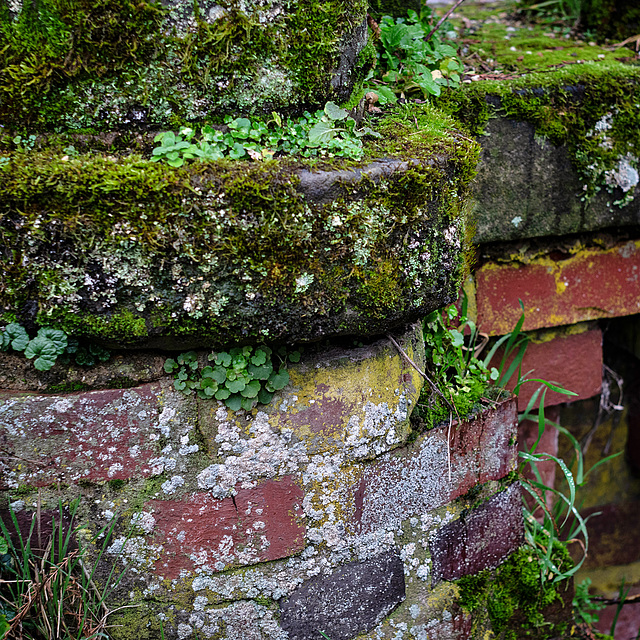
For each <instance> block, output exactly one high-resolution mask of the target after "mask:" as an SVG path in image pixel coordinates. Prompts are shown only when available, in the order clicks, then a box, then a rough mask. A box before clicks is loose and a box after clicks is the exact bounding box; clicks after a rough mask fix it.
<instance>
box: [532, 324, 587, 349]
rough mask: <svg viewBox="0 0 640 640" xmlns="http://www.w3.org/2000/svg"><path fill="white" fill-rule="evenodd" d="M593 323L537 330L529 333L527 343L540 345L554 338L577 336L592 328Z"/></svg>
mask: <svg viewBox="0 0 640 640" xmlns="http://www.w3.org/2000/svg"><path fill="white" fill-rule="evenodd" d="M594 326H595V325H594V323H593V322H589V321H587V322H578V323H576V324H570V325H567V326H563V327H554V328H553V329H538V330H537V331H529V332H527V335H528V336H529V342H531V343H533V344H542V343H544V342H551V341H552V340H555V339H556V338H565V337H567V336H577V335H579V334H581V333H585V332H587V331H589V330H590V329H593V328H594Z"/></svg>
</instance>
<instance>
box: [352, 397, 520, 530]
mask: <svg viewBox="0 0 640 640" xmlns="http://www.w3.org/2000/svg"><path fill="white" fill-rule="evenodd" d="M516 431H517V415H516V403H515V399H511V400H507V401H505V402H503V403H501V404H499V405H498V406H497V407H496V408H495V409H488V410H486V411H485V412H483V413H482V414H481V415H480V416H478V417H477V418H476V419H474V420H470V421H467V422H462V423H461V424H458V423H457V422H454V423H453V425H452V427H451V434H450V440H449V447H447V434H448V425H445V426H442V427H438V428H435V429H432V430H431V431H428V432H427V433H425V434H424V435H422V436H421V437H419V438H418V439H417V440H416V442H414V443H413V444H412V445H410V446H407V447H403V448H402V449H399V450H397V451H395V452H393V453H390V454H386V455H384V456H381V457H380V458H379V459H378V460H377V461H376V462H375V463H373V464H371V465H369V466H368V467H367V468H366V469H365V471H364V473H363V475H362V477H361V479H360V484H359V487H358V488H357V491H356V494H355V517H354V519H355V523H356V526H355V529H357V530H359V531H361V532H362V533H367V532H370V531H373V530H375V529H377V528H379V527H388V526H390V525H392V524H394V523H399V522H401V521H403V520H405V519H406V518H408V517H410V516H412V515H420V514H423V513H427V512H428V511H431V510H432V509H435V508H436V507H439V506H441V505H444V504H447V503H449V502H451V501H452V500H454V499H455V498H457V497H458V496H461V495H464V494H465V493H467V491H469V489H471V488H472V487H474V486H475V485H476V484H479V483H483V482H488V481H489V480H497V479H500V478H503V477H504V476H505V475H507V473H509V472H510V471H511V470H512V469H513V468H514V465H515V463H516V456H517V451H516V444H515V443H516ZM448 449H449V450H450V462H451V477H450V478H449V464H448V455H447V450H448Z"/></svg>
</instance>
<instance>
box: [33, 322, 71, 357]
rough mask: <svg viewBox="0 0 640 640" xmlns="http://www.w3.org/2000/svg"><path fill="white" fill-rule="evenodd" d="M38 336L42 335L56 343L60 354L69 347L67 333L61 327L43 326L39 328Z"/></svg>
mask: <svg viewBox="0 0 640 640" xmlns="http://www.w3.org/2000/svg"><path fill="white" fill-rule="evenodd" d="M38 336H42V337H43V338H46V339H47V340H49V341H50V342H51V343H53V345H55V347H56V350H57V352H58V355H60V354H62V353H64V350H65V349H66V348H67V334H66V333H65V332H64V331H61V330H60V329H52V328H51V327H42V328H41V329H39V330H38Z"/></svg>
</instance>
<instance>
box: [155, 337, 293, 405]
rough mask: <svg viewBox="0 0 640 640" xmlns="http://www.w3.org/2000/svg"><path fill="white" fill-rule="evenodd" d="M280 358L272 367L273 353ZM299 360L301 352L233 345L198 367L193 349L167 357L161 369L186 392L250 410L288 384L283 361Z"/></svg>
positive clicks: (181, 390)
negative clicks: (172, 377) (275, 365)
mask: <svg viewBox="0 0 640 640" xmlns="http://www.w3.org/2000/svg"><path fill="white" fill-rule="evenodd" d="M274 355H276V356H277V358H278V359H279V360H280V365H279V367H278V368H276V367H274V364H273V356H274ZM287 360H288V361H290V362H298V361H299V360H300V352H299V351H292V352H287V350H286V348H285V347H281V348H280V349H279V350H278V352H277V353H276V354H274V353H273V350H272V349H271V348H270V347H267V346H265V345H261V346H258V347H252V346H246V347H234V348H233V349H230V350H229V351H219V352H217V353H215V352H214V353H210V354H209V355H208V356H207V361H208V362H210V363H211V364H207V365H206V366H201V363H200V361H199V359H198V354H197V353H196V352H195V351H187V352H186V353H181V354H180V355H179V356H178V357H177V358H176V359H173V358H167V360H166V361H165V363H164V370H165V371H166V372H167V373H172V374H173V375H174V382H173V386H174V387H175V388H176V389H177V390H178V391H180V392H182V393H184V394H185V395H191V394H193V393H197V394H198V396H199V397H201V398H210V399H215V400H220V401H222V402H224V403H225V405H226V406H227V407H228V408H229V409H231V410H232V411H238V410H239V409H244V410H245V411H250V410H251V409H252V408H253V407H254V406H255V405H256V403H258V402H259V403H261V404H269V402H271V399H272V398H273V394H274V393H275V392H276V391H280V390H281V389H284V387H285V386H286V385H287V384H288V383H289V372H288V371H287V370H286V368H285V362H286V361H287Z"/></svg>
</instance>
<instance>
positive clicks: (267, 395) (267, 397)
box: [258, 389, 273, 404]
mask: <svg viewBox="0 0 640 640" xmlns="http://www.w3.org/2000/svg"><path fill="white" fill-rule="evenodd" d="M272 398H273V391H267V390H266V389H260V393H259V394H258V402H261V403H262V404H269V403H270V402H271V399H272Z"/></svg>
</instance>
